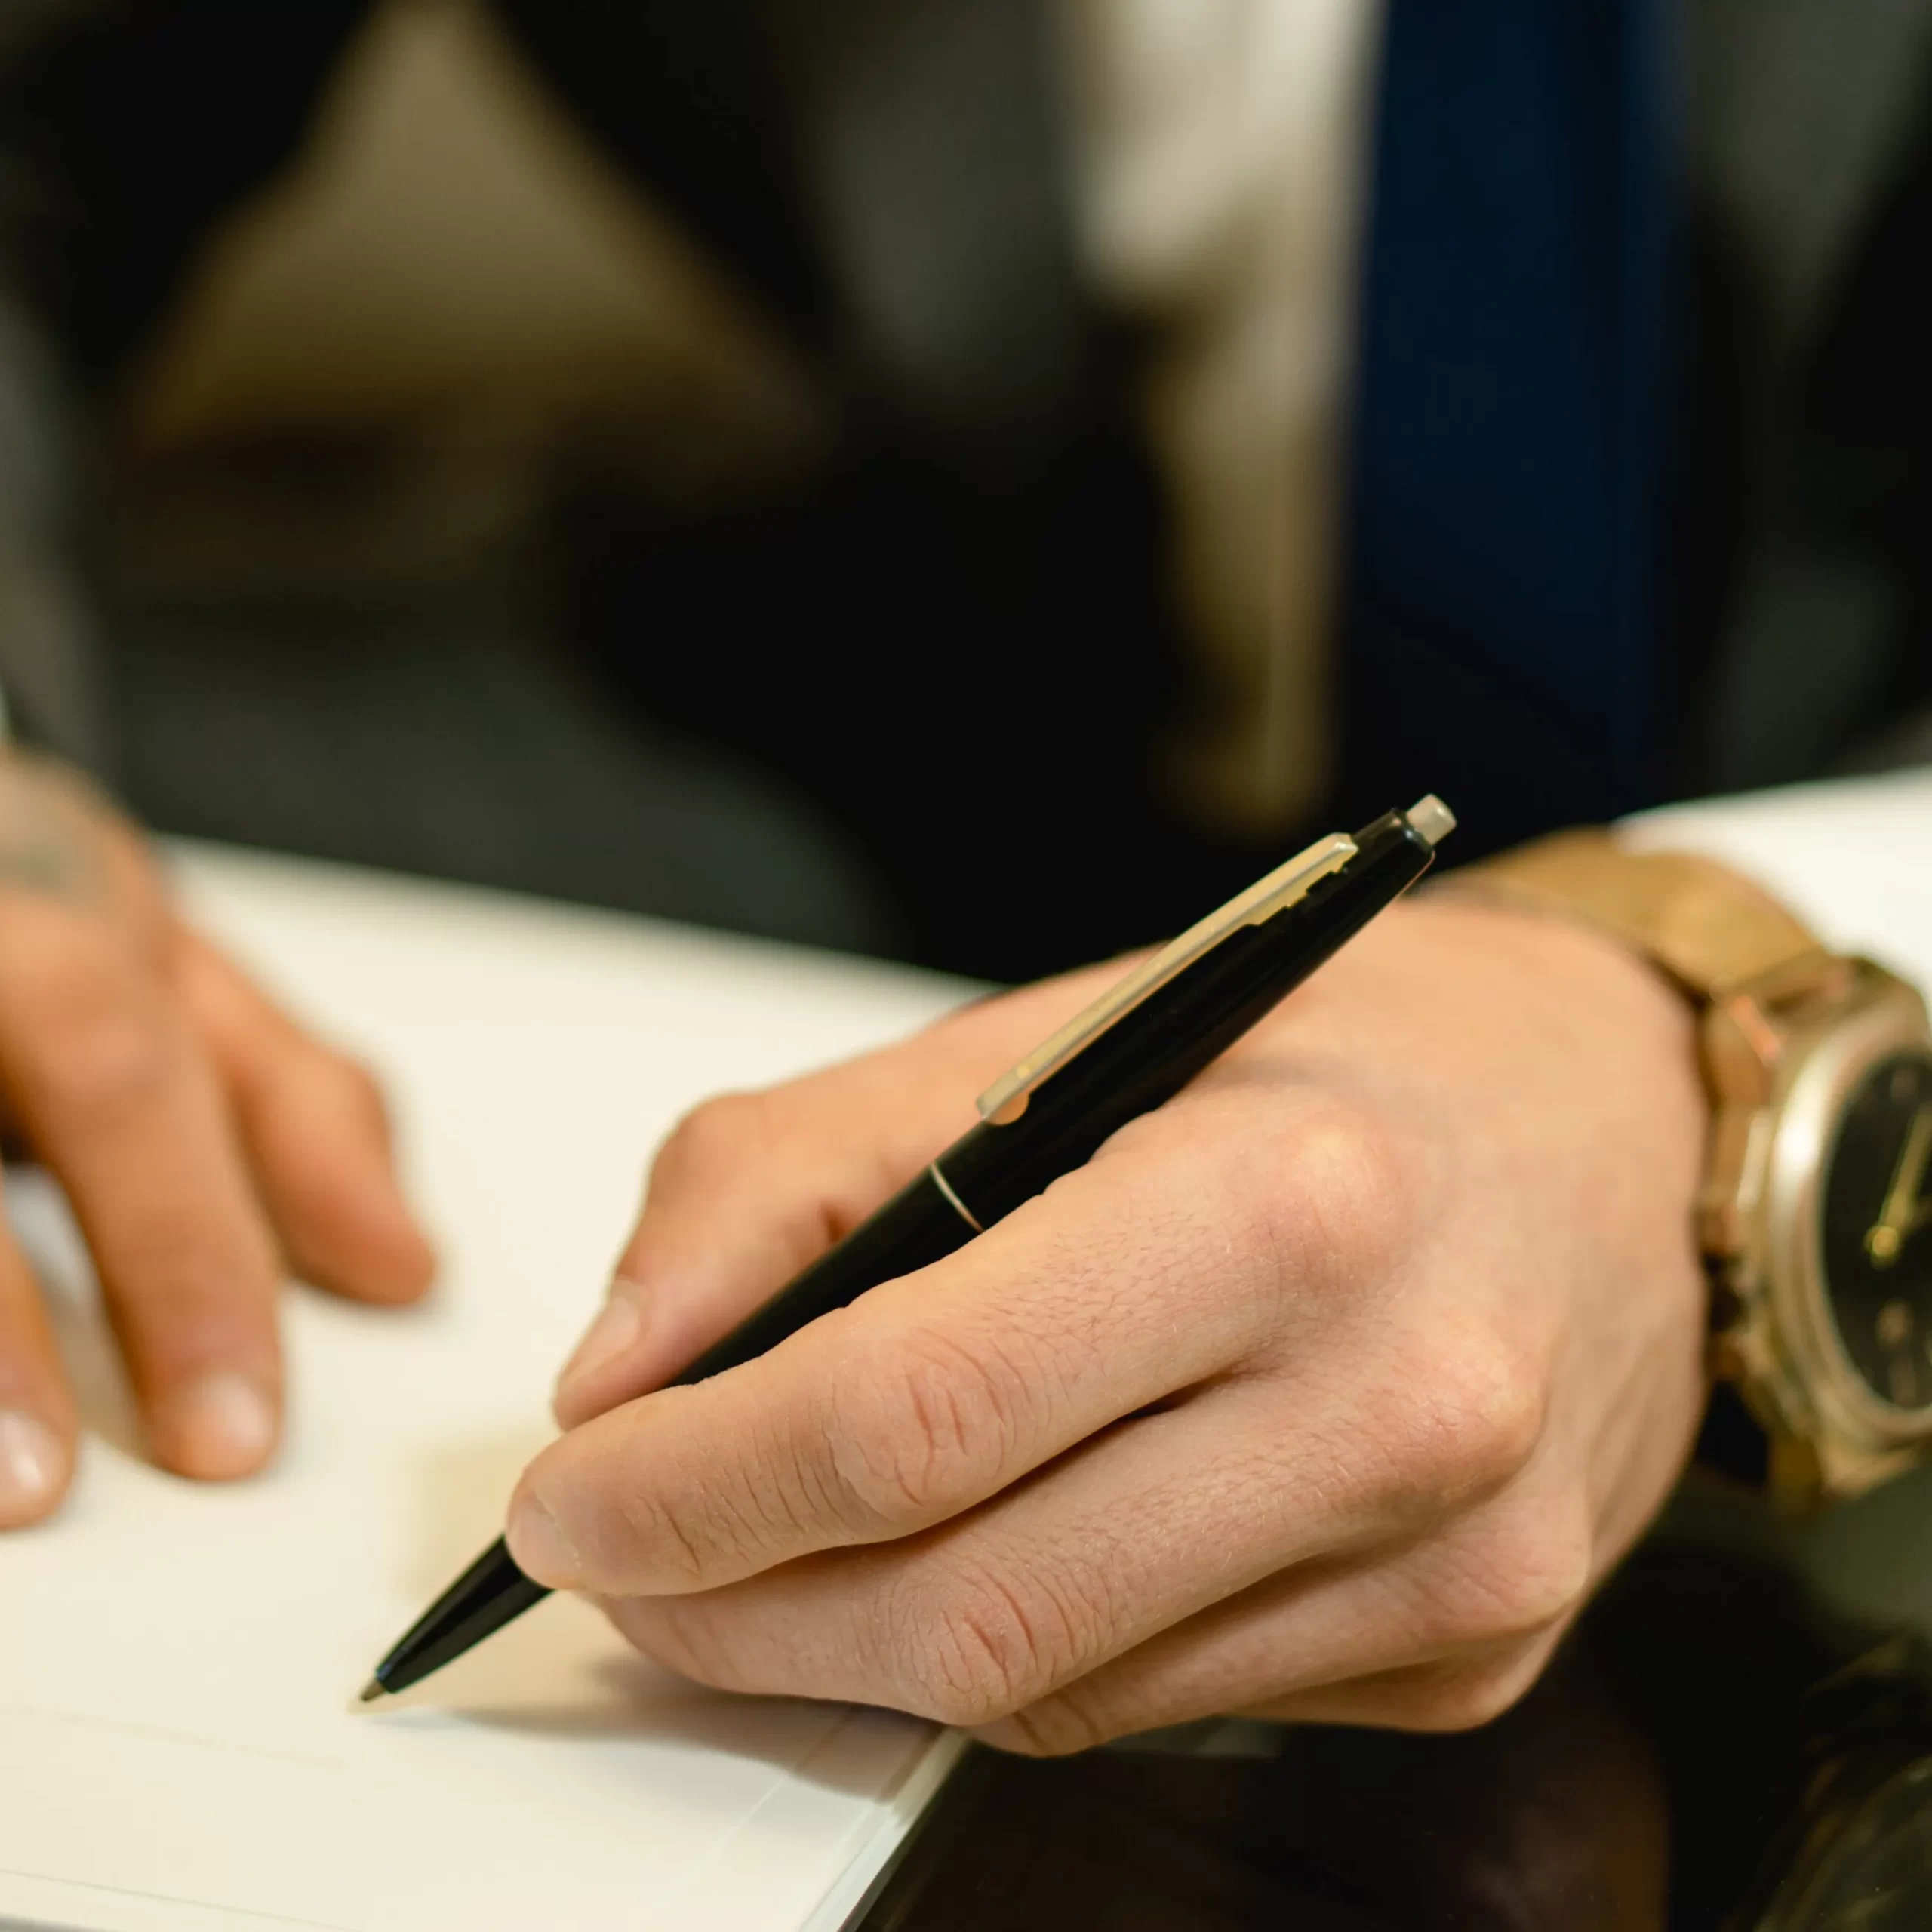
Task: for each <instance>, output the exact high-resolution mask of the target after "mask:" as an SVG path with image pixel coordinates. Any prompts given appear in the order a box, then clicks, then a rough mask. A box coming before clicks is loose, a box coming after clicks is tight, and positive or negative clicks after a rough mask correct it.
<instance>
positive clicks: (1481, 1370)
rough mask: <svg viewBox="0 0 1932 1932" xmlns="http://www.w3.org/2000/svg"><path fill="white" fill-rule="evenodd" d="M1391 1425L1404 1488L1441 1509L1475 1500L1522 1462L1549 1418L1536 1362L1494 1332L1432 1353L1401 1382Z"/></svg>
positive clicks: (1503, 1484)
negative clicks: (1406, 1483)
mask: <svg viewBox="0 0 1932 1932" xmlns="http://www.w3.org/2000/svg"><path fill="white" fill-rule="evenodd" d="M1401 1404H1402V1409H1401V1417H1400V1418H1399V1419H1398V1420H1397V1421H1396V1423H1395V1429H1396V1432H1397V1438H1398V1444H1399V1447H1398V1454H1399V1456H1400V1457H1401V1463H1402V1466H1403V1468H1404V1472H1405V1473H1406V1475H1407V1479H1408V1481H1409V1483H1410V1485H1411V1487H1413V1488H1414V1490H1416V1491H1420V1494H1422V1495H1423V1497H1425V1498H1426V1499H1427V1500H1429V1501H1430V1502H1431V1503H1432V1504H1434V1505H1435V1506H1437V1507H1439V1508H1441V1509H1453V1508H1457V1507H1460V1506H1466V1505H1468V1504H1469V1503H1475V1502H1480V1501H1481V1500H1484V1499H1485V1498H1487V1497H1491V1496H1494V1495H1495V1494H1497V1492H1498V1491H1500V1490H1501V1489H1503V1488H1504V1487H1506V1485H1507V1484H1509V1483H1511V1482H1513V1481H1515V1479H1516V1478H1518V1476H1520V1475H1521V1474H1522V1472H1523V1471H1524V1469H1526V1468H1527V1466H1528V1464H1529V1462H1530V1460H1531V1457H1533V1456H1534V1454H1536V1451H1537V1444H1539V1443H1540V1441H1542V1439H1543V1430H1544V1427H1545V1425H1546V1422H1547V1420H1548V1390H1547V1387H1546V1382H1545V1379H1544V1377H1543V1374H1541V1372H1540V1368H1539V1367H1538V1365H1537V1363H1536V1362H1535V1361H1533V1360H1531V1359H1530V1358H1528V1357H1527V1355H1525V1353H1524V1351H1522V1350H1521V1349H1519V1348H1518V1347H1516V1346H1514V1345H1512V1344H1510V1343H1506V1342H1503V1341H1501V1340H1497V1339H1495V1338H1493V1337H1484V1338H1481V1339H1479V1340H1467V1341H1465V1342H1463V1343H1461V1344H1460V1346H1456V1347H1454V1348H1446V1349H1437V1350H1435V1351H1433V1352H1431V1353H1430V1354H1429V1355H1428V1356H1427V1357H1426V1358H1425V1359H1424V1360H1423V1361H1422V1362H1421V1363H1420V1364H1418V1365H1417V1368H1416V1371H1415V1372H1414V1374H1413V1375H1411V1376H1410V1377H1405V1378H1404V1380H1403V1384H1402V1393H1401Z"/></svg>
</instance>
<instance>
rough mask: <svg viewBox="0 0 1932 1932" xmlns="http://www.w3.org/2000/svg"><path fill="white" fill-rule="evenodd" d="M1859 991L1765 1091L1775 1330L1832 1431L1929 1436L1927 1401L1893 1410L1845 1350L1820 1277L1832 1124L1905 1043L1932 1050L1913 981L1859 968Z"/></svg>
mask: <svg viewBox="0 0 1932 1932" xmlns="http://www.w3.org/2000/svg"><path fill="white" fill-rule="evenodd" d="M1865 973H1866V975H1869V976H1870V977H1866V978H1865V979H1864V983H1863V986H1862V988H1861V995H1862V996H1861V995H1854V1000H1855V1001H1856V1003H1855V1004H1854V1006H1853V1007H1852V1008H1851V1010H1850V1011H1841V1012H1840V1013H1838V1014H1834V1015H1833V1016H1832V1017H1831V1018H1830V1020H1829V1021H1827V1022H1826V1023H1823V1025H1821V1026H1820V1027H1819V1028H1818V1029H1817V1030H1816V1031H1815V1032H1811V1033H1810V1034H1809V1035H1807V1037H1805V1038H1803V1039H1801V1041H1796V1042H1794V1043H1793V1048H1792V1051H1791V1052H1790V1054H1789V1057H1788V1059H1787V1061H1786V1066H1785V1067H1784V1068H1783V1069H1781V1071H1782V1073H1783V1078H1780V1080H1779V1081H1778V1082H1777V1087H1776V1088H1775V1090H1774V1093H1773V1094H1772V1097H1771V1100H1770V1109H1769V1111H1770V1113H1771V1115H1772V1120H1773V1128H1772V1134H1771V1140H1770V1149H1769V1152H1768V1155H1767V1171H1766V1174H1765V1176H1764V1197H1763V1198H1764V1228H1765V1232H1766V1236H1767V1240H1766V1253H1765V1262H1766V1275H1767V1283H1766V1286H1767V1291H1768V1295H1769V1300H1770V1309H1771V1313H1772V1316H1773V1320H1774V1327H1775V1329H1776V1331H1777V1340H1778V1341H1779V1342H1780V1343H1781V1344H1782V1348H1781V1351H1780V1352H1783V1353H1785V1354H1786V1355H1787V1357H1788V1358H1789V1361H1790V1366H1791V1367H1792V1369H1793V1370H1794V1371H1795V1373H1796V1374H1797V1377H1798V1382H1799V1384H1800V1386H1801V1387H1802V1389H1804V1392H1805V1393H1806V1394H1807V1396H1808V1398H1809V1399H1810V1403H1811V1404H1812V1406H1813V1407H1814V1409H1815V1410H1816V1411H1817V1422H1818V1423H1820V1424H1822V1425H1823V1426H1824V1428H1825V1429H1826V1430H1827V1431H1828V1432H1831V1433H1833V1434H1835V1435H1839V1436H1841V1437H1847V1438H1850V1439H1851V1440H1852V1441H1854V1442H1855V1443H1856V1444H1857V1445H1858V1446H1859V1447H1861V1448H1866V1449H1872V1450H1885V1449H1895V1448H1898V1447H1903V1446H1905V1445H1907V1444H1921V1443H1923V1442H1924V1441H1927V1439H1928V1438H1932V1404H1927V1406H1926V1407H1921V1408H1916V1409H1906V1408H1900V1407H1899V1406H1898V1405H1897V1404H1896V1403H1893V1402H1888V1401H1885V1400H1884V1398H1883V1397H1882V1396H1881V1395H1878V1393H1877V1392H1875V1390H1874V1389H1872V1386H1871V1385H1870V1384H1869V1383H1868V1382H1866V1380H1865V1377H1863V1375H1862V1374H1860V1372H1859V1370H1858V1368H1857V1365H1856V1364H1854V1362H1853V1361H1852V1359H1851V1357H1850V1354H1849V1353H1848V1352H1847V1350H1846V1348H1845V1346H1844V1340H1843V1338H1842V1337H1841V1336H1840V1334H1839V1332H1838V1323H1837V1321H1836V1319H1835V1318H1834V1316H1833V1315H1832V1307H1831V1300H1830V1296H1829V1291H1828V1289H1827V1287H1826V1279H1825V1263H1824V1239H1823V1211H1822V1207H1823V1188H1824V1185H1825V1180H1826V1163H1827V1161H1829V1159H1830V1157H1831V1155H1832V1149H1833V1147H1834V1146H1835V1141H1836V1137H1837V1133H1838V1124H1839V1121H1841V1118H1842V1117H1843V1115H1844V1112H1845V1109H1847V1107H1848V1106H1850V1103H1851V1101H1852V1099H1853V1097H1854V1095H1855V1094H1857V1091H1858V1090H1859V1088H1860V1085H1861V1084H1862V1083H1863V1080H1864V1078H1865V1076H1866V1074H1867V1073H1868V1072H1869V1071H1870V1070H1871V1069H1872V1067H1873V1066H1875V1065H1876V1064H1878V1062H1880V1061H1881V1060H1884V1059H1886V1058H1887V1057H1890V1055H1892V1054H1896V1053H1898V1052H1900V1051H1906V1050H1911V1049H1916V1050H1917V1051H1920V1052H1922V1053H1926V1054H1932V1025H1928V1023H1927V1016H1926V1011H1925V1007H1924V1003H1923V1002H1922V1001H1921V999H1920V998H1919V997H1918V994H1917V993H1916V992H1914V991H1913V989H1912V988H1911V987H1910V986H1907V985H1906V984H1905V983H1903V981H1902V980H1896V979H1894V978H1893V977H1892V976H1891V975H1890V974H1880V973H1879V972H1878V969H1877V968H1866V969H1865Z"/></svg>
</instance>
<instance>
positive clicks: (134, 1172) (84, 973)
mask: <svg viewBox="0 0 1932 1932" xmlns="http://www.w3.org/2000/svg"><path fill="white" fill-rule="evenodd" d="M0 1075H4V1077H5V1084H6V1087H7V1089H8V1094H9V1097H10V1098H11V1099H12V1100H14V1102H15V1103H16V1104H17V1109H18V1112H19V1114H20V1119H21V1121H22V1123H23V1125H24V1126H25V1128H26V1131H27V1134H28V1135H29V1138H30V1139H31V1140H32V1143H33V1146H34V1147H35V1150H36V1152H38V1155H40V1157H41V1158H42V1159H43V1160H44V1161H45V1162H46V1163H47V1164H48V1167H49V1168H51V1170H52V1171H53V1172H54V1174H55V1175H56V1176H57V1177H58V1178H59V1180H60V1182H61V1183H62V1185H63V1186H64V1187H65V1188H66V1191H67V1193H68V1195H69V1198H70V1199H71V1200H72V1203H73V1205H74V1211H75V1217H76V1219H77V1220H78V1221H79V1223H80V1224H81V1228H82V1232H83V1233H84V1235H85V1237H86V1238H87V1243H88V1249H89V1251H90V1252H91V1254H92V1255H93V1257H94V1261H95V1263H96V1266H97V1269H98V1270H99V1272H100V1280H101V1285H102V1287H103V1291H104V1294H105V1297H106V1302H107V1305H108V1309H109V1314H110V1315H111V1316H112V1320H113V1323H114V1326H115V1331H116V1333H117V1334H118V1337H119V1338H120V1340H121V1344H122V1349H123V1351H124V1352H125V1355H126V1357H127V1361H128V1370H129V1372H130V1374H131V1378H132V1380H133V1382H134V1390H135V1394H136V1395H137V1398H138V1399H139V1401H140V1406H141V1409H142V1411H143V1415H144V1416H145V1417H146V1422H147V1426H148V1429H149V1435H150V1437H151V1438H152V1442H153V1444H154V1448H155V1454H156V1455H157V1457H158V1458H159V1459H160V1460H162V1462H163V1463H166V1464H167V1465H168V1467H170V1468H171V1469H177V1470H179V1471H180V1472H181V1473H183V1475H197V1476H203V1477H211V1478H220V1477H232V1476H238V1475H246V1474H248V1473H249V1472H251V1471H253V1470H254V1469H257V1468H258V1467H259V1466H260V1465H261V1463H263V1461H264V1460H266V1458H267V1457H268V1454H269V1451H271V1450H272V1448H273V1447H274V1444H275V1435H276V1430H277V1426H278V1411H279V1407H280V1398H281V1352H280V1348H279V1345H278V1340H277V1337H276V1333H275V1287H276V1285H277V1281H278V1275H279V1270H278V1268H277V1266H276V1263H275V1247H274V1243H273V1241H272V1238H270V1235H269V1229H268V1228H267V1226H266V1223H265V1222H264V1221H263V1218H262V1217H261V1214H260V1211H258V1210H257V1207H256V1206H255V1204H254V1199H253V1197H252V1195H251V1193H250V1192H249V1189H248V1180H247V1176H246V1173H245V1169H244V1168H243V1165H242V1159H241V1156H240V1153H239V1151H238V1149H237V1148H236V1146H235V1143H234V1142H233V1140H232V1137H231V1135H230V1134H229V1128H228V1124H227V1121H226V1116H225V1114H224V1112H223V1105H222V1101H221V1097H220V1093H219V1091H218V1090H217V1086H216V1083H215V1078H214V1072H213V1071H212V1069H211V1068H210V1067H209V1066H208V1063H207V1062H206V1061H205V1060H204V1059H203V1058H202V1056H201V1055H200V1054H199V1052H198V1050H197V1048H196V1047H195V1042H194V1041H193V1040H192V1038H190V1036H189V1033H188V1031H187V1029H186V1026H185V1024H184V1023H183V1022H182V1021H181V1020H180V1017H179V1016H178V1015H177V1014H175V1013H174V1011H172V1010H171V1008H170V1007H169V1005H168V1002H167V1001H166V1000H165V998H164V996H163V995H162V991H161V989H160V987H159V986H158V983H156V981H155V979H154V977H153V976H152V974H151V972H150V971H149V970H148V968H147V967H146V964H145V962H143V961H140V960H139V959H137V958H136V957H135V956H134V955H133V954H132V953H131V952H130V951H129V950H128V949H127V948H126V947H125V946H122V945H121V944H119V943H118V942H117V941H116V940H115V938H114V937H113V936H112V934H107V933H104V932H103V931H101V930H100V929H99V928H98V927H97V924H96V923H95V922H94V921H91V920H89V919H87V918H82V917H80V916H78V915H75V914H73V913H72V912H70V911H69V909H66V908H64V907H60V906H52V905H48V904H45V903H42V902H40V901H38V900H33V899H31V898H29V897H26V896H25V895H18V894H14V895H8V903H7V904H6V906H5V917H4V918H0Z"/></svg>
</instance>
